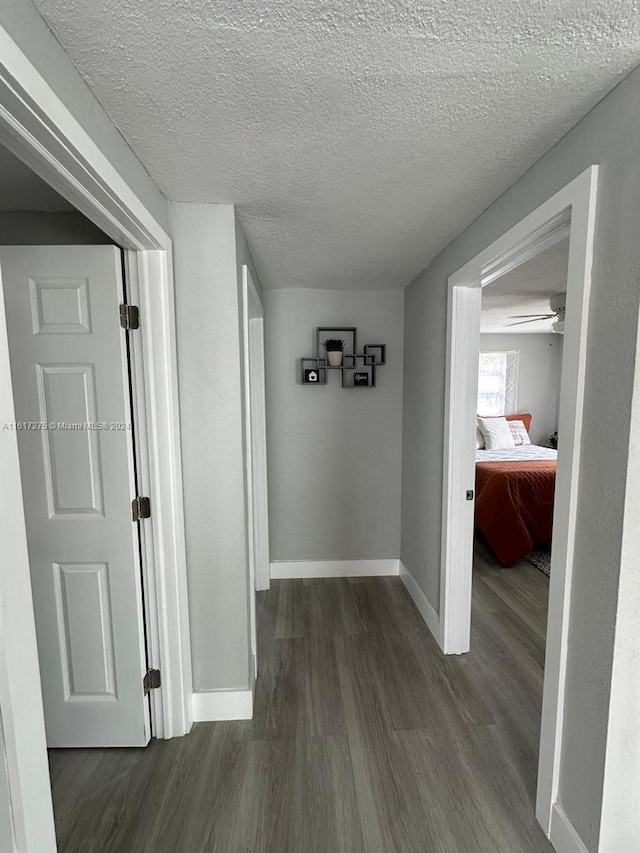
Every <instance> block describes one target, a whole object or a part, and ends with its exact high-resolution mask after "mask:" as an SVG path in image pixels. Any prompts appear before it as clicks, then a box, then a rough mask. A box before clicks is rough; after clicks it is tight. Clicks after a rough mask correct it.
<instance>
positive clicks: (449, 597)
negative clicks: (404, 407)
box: [440, 166, 598, 835]
mask: <svg viewBox="0 0 640 853" xmlns="http://www.w3.org/2000/svg"><path fill="white" fill-rule="evenodd" d="M597 174H598V170H597V167H596V166H591V167H590V168H588V169H587V170H585V171H584V172H583V173H582V174H581V175H579V176H578V177H577V178H575V179H574V180H573V181H572V182H571V183H570V184H568V185H567V186H566V187H564V188H563V189H562V190H560V191H559V192H558V193H556V194H555V195H554V196H553V197H552V198H551V199H549V200H548V201H547V202H545V203H544V204H542V205H540V207H538V208H537V209H536V210H535V211H533V212H532V213H531V214H530V215H529V216H527V217H526V218H525V219H523V220H522V221H521V222H519V223H518V224H517V225H515V226H514V227H513V228H511V229H510V230H509V231H507V232H506V233H505V234H504V235H502V236H501V237H500V238H498V239H497V240H496V241H495V242H494V243H492V244H491V245H490V246H489V247H487V248H486V249H485V250H483V251H482V252H480V253H479V254H478V255H476V257H475V258H473V259H472V260H471V261H469V263H467V264H466V265H465V266H464V267H462V268H461V269H459V270H458V271H457V272H455V273H454V274H453V275H452V276H451V277H450V278H449V302H448V320H447V370H446V391H445V393H446V401H445V429H444V433H445V453H444V473H443V531H442V534H443V536H442V538H443V547H442V573H441V577H442V582H441V593H440V624H441V646H442V649H443V651H444V652H445V653H447V654H463V653H465V652H468V651H469V648H470V630H471V594H472V563H473V539H474V496H475V495H474V491H475V455H476V438H475V432H476V426H475V425H476V409H477V392H478V353H479V351H480V325H481V302H482V288H483V287H485V286H487V285H489V284H491V283H492V282H495V281H497V279H499V278H501V277H502V276H505V275H506V274H507V273H509V272H511V271H512V270H514V269H516V267H519V266H521V265H522V264H524V263H526V262H527V261H529V260H531V259H532V258H534V257H535V256H537V255H539V254H540V253H541V252H543V251H544V250H545V249H548V248H549V247H552V246H554V245H556V244H559V243H560V242H561V241H562V240H564V239H566V238H567V236H568V238H569V257H568V269H567V287H566V294H567V296H566V320H565V336H564V353H563V360H562V377H561V383H562V398H561V400H560V406H559V432H560V433H561V435H562V455H561V458H560V459H559V462H558V468H557V477H556V490H555V507H554V513H553V530H554V539H553V544H552V549H551V579H550V589H549V608H548V620H547V635H546V655H545V669H544V687H543V704H542V725H541V732H540V749H539V764H538V783H537V797H536V800H537V802H536V816H537V819H538V821H539V822H540V824H541V825H542V827H543V829H544V830H545V832H546V833H547V835H549V833H550V829H551V823H552V820H554V819H557V811H555V810H554V809H553V806H554V804H555V803H556V801H557V793H558V766H559V758H560V751H561V746H562V735H563V708H564V687H565V675H566V672H565V671H566V636H567V628H568V609H569V600H570V593H571V575H572V568H573V552H574V538H575V513H576V491H575V488H574V484H575V483H577V477H578V473H579V463H580V446H581V426H582V408H583V391H584V364H585V353H586V336H587V322H588V306H589V290H590V279H591V265H592V255H593V232H594V227H595V206H596V191H597ZM518 313H520V312H518ZM522 313H527V312H524V311H523V312H522Z"/></svg>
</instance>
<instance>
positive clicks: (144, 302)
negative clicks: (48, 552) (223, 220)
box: [0, 27, 193, 850]
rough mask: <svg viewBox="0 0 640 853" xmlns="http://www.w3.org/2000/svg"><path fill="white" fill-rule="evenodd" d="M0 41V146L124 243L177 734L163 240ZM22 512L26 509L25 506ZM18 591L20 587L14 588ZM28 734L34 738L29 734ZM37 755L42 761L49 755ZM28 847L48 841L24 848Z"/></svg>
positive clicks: (187, 670)
mask: <svg viewBox="0 0 640 853" xmlns="http://www.w3.org/2000/svg"><path fill="white" fill-rule="evenodd" d="M0 45H1V46H2V50H1V51H0V142H1V143H2V144H3V145H5V146H6V147H7V148H8V149H9V150H10V151H12V152H13V153H14V154H15V155H16V156H17V157H19V158H20V159H21V160H22V161H23V162H25V163H26V164H27V165H28V166H29V167H30V168H31V169H33V171H34V172H35V173H36V174H38V175H39V176H40V177H41V178H43V179H44V180H45V181H46V182H47V183H48V184H50V185H51V186H52V187H53V188H54V189H55V190H57V192H59V193H60V195H62V196H63V197H64V198H66V199H67V200H68V201H69V202H71V204H73V205H74V206H75V207H76V208H77V209H78V210H79V211H80V212H81V213H82V214H84V215H85V216H86V217H87V218H88V219H90V220H91V221H92V222H94V223H95V224H96V225H97V226H98V227H99V228H101V229H102V231H104V232H105V234H107V235H108V236H109V237H111V238H112V239H113V240H114V242H115V243H117V244H118V245H119V246H121V247H122V248H123V250H124V251H125V258H126V266H127V271H128V273H129V277H130V281H129V284H130V287H131V288H132V291H133V292H136V293H137V296H138V304H139V307H140V315H141V323H140V333H139V334H138V333H134V334H133V335H132V339H133V341H132V342H133V346H132V355H133V365H132V373H133V377H134V379H133V384H134V406H135V409H136V411H135V412H134V417H136V418H137V439H138V453H139V459H138V461H139V463H140V468H141V476H142V483H143V485H144V486H145V487H146V488H148V494H149V495H150V497H151V501H152V510H153V511H152V516H151V518H150V519H149V520H148V521H146V522H145V523H144V524H143V525H141V527H143V528H144V531H143V553H144V556H145V558H146V559H145V563H146V565H145V568H144V584H145V605H146V606H145V615H146V618H147V620H148V623H147V631H148V635H149V655H150V661H149V664H150V666H151V667H153V668H156V669H160V671H161V673H162V687H161V689H160V690H156V691H153V693H152V697H153V698H152V703H151V712H152V723H153V726H154V734H155V736H157V737H160V738H170V737H175V736H180V735H184V734H186V733H187V732H188V731H189V730H190V728H191V725H192V722H193V714H192V709H191V695H192V673H191V649H190V636H189V616H188V604H187V578H186V549H185V534H184V509H183V495H182V466H181V449H180V428H179V410H178V377H177V358H176V324H175V305H174V282H173V260H172V244H171V240H170V238H169V236H168V234H167V233H166V232H165V231H164V229H163V228H162V227H161V226H160V224H159V223H158V222H157V221H156V219H155V218H154V216H153V215H152V213H151V212H150V211H149V210H148V209H147V207H146V206H145V204H144V202H143V201H142V200H141V199H140V198H139V197H138V195H137V194H136V192H135V190H134V189H133V188H132V187H131V186H130V185H129V184H128V183H127V181H126V179H125V178H124V177H123V176H122V175H121V174H120V173H119V172H118V171H117V169H116V168H115V167H114V165H113V164H112V163H111V162H110V161H109V160H108V159H107V157H106V156H105V155H104V154H103V153H102V151H101V150H100V148H99V147H98V146H97V145H96V143H95V142H94V140H93V139H92V138H91V137H90V136H89V135H88V134H87V132H86V131H85V130H84V129H83V127H82V126H81V125H80V124H79V122H78V121H77V120H76V119H75V118H74V116H73V115H72V114H71V112H70V111H69V110H68V109H67V107H66V106H65V105H64V104H63V103H62V101H61V100H60V99H59V98H58V96H57V95H56V93H55V92H54V91H53V89H52V88H51V87H50V86H49V85H48V83H47V82H46V80H45V79H44V78H43V77H42V75H41V74H40V73H39V72H38V71H37V69H36V68H35V66H34V65H33V64H32V63H31V62H30V61H29V59H28V58H27V57H26V56H25V55H24V53H23V52H22V51H21V50H20V48H19V47H18V46H17V45H16V43H15V42H14V41H13V39H12V38H11V37H10V35H9V34H8V33H7V31H6V30H4V28H2V27H0ZM114 322H117V318H114ZM0 325H1V328H0V347H1V348H2V349H4V347H5V346H6V345H7V344H6V324H5V322H4V321H3V322H2V323H1V324H0ZM8 387H10V386H8ZM13 451H14V448H13V446H12V445H11V442H8V441H7V442H6V443H5V442H3V465H4V462H5V454H6V460H7V465H8V470H9V471H10V475H11V476H10V479H9V480H8V481H7V483H6V486H8V487H11V490H12V493H13V494H14V496H15V495H17V494H21V484H20V479H19V472H18V476H17V477H16V472H15V467H14V465H13V462H14V461H15V460H14V459H13ZM20 514H21V515H22V517H24V512H23V511H22V512H21V513H20ZM9 535H10V540H9V544H8V546H7V547H8V548H9V549H15V550H16V553H20V554H22V545H23V544H24V543H22V542H21V532H20V530H19V529H17V528H16V530H15V532H14V530H10V531H9ZM23 556H24V555H23ZM18 565H20V563H18ZM8 574H9V573H0V600H1V601H2V611H3V613H6V612H10V609H11V602H14V601H15V603H16V605H18V604H19V602H20V599H19V596H18V590H17V588H16V586H15V584H14V585H12V584H10V580H11V579H10V578H8V577H7V575H8ZM24 593H25V590H24V588H22V591H21V593H20V594H21V595H24ZM29 594H30V587H29ZM16 596H18V597H16ZM9 631H11V632H13V631H18V632H19V633H20V634H21V642H22V644H23V645H22V646H20V647H21V648H24V649H25V654H24V657H25V662H24V664H23V665H25V666H27V664H28V666H27V671H28V672H29V673H30V674H31V676H33V667H32V666H31V664H32V660H31V652H30V651H29V650H30V649H31V641H32V639H33V640H34V641H35V637H32V636H31V635H32V632H33V625H32V623H31V622H30V621H29V620H28V619H25V620H23V621H22V622H20V623H18V622H17V621H16V620H10V621H8V622H7V623H6V624H5V626H4V632H5V634H6V633H7V632H9ZM14 639H16V638H15V637H14V636H13V634H11V638H10V640H11V642H9V644H8V646H7V648H9V649H11V648H16V645H14V643H13V640H14ZM5 640H6V636H5ZM27 658H28V659H29V660H27ZM4 663H5V666H3V667H2V668H0V690H1V691H2V692H1V695H2V699H3V705H2V711H3V721H4V724H5V730H9V732H10V733H11V737H10V738H9V739H8V740H7V744H6V747H7V756H8V761H9V764H10V766H14V767H15V768H16V773H18V774H19V781H20V780H21V781H20V784H18V785H17V787H15V788H14V786H13V785H12V788H11V792H12V796H14V795H15V796H19V797H20V798H21V800H20V802H17V803H16V802H14V815H16V816H17V818H18V819H19V821H20V822H21V823H22V824H23V825H24V826H25V827H30V826H32V825H37V824H39V823H42V822H43V821H44V822H46V812H47V808H49V809H50V800H49V806H47V801H46V796H44V794H43V797H41V803H40V807H39V808H35V807H34V802H33V800H34V797H33V796H30V797H27V798H26V799H25V798H24V797H23V793H24V792H26V791H27V789H29V790H33V791H40V792H44V790H45V789H46V790H47V791H48V790H49V780H48V768H47V779H46V785H45V784H44V780H43V778H42V762H40V763H39V764H38V763H37V762H34V763H33V764H32V765H30V766H27V765H28V763H25V762H24V761H23V756H24V754H25V753H24V749H25V748H26V745H25V744H24V743H23V742H22V738H23V737H24V736H25V734H26V733H25V732H24V730H23V728H22V727H20V726H18V725H17V721H18V717H19V716H20V715H21V714H24V706H23V702H22V700H21V699H20V698H19V697H20V695H21V694H20V689H18V688H20V685H21V684H22V681H23V680H24V679H23V677H22V676H19V677H18V675H16V673H15V672H14V668H13V667H12V666H9V665H8V663H7V661H4ZM16 678H18V681H19V682H20V683H19V684H18V683H17V682H16ZM14 688H15V689H14ZM37 689H38V691H39V676H38V685H37ZM5 701H6V703H7V704H6V705H5ZM40 707H41V706H40ZM7 715H8V717H9V719H8V720H7ZM34 737H36V739H37V731H35V733H34ZM37 742H38V743H40V741H37ZM34 748H35V747H34ZM9 753H11V754H9ZM44 759H45V767H46V753H44ZM16 778H18V777H16ZM14 781H15V780H14ZM27 781H28V784H27V783H26V782H27ZM27 846H28V845H27ZM19 849H27V847H25V846H24V845H23V846H22V847H20V848H19ZM28 849H42V850H45V849H48V848H47V847H46V846H45V845H42V844H41V845H35V844H32V845H31V846H28ZM51 849H55V847H53V848H51Z"/></svg>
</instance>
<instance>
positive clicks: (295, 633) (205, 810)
mask: <svg viewBox="0 0 640 853" xmlns="http://www.w3.org/2000/svg"><path fill="white" fill-rule="evenodd" d="M547 589H548V580H547V578H546V577H545V576H544V575H543V574H542V573H541V572H539V571H538V570H537V569H535V568H534V567H533V566H531V565H529V564H528V563H524V562H523V563H521V564H518V566H517V567H516V568H515V569H499V568H496V567H495V564H493V563H492V561H491V559H490V557H489V555H488V552H486V551H485V550H484V549H483V547H482V546H478V548H477V552H476V564H475V579H474V596H473V644H472V651H471V653H470V654H469V655H464V656H460V657H446V658H445V657H444V656H443V655H442V654H440V652H439V650H438V648H437V646H436V644H435V642H434V640H433V639H432V637H431V635H430V634H429V632H428V631H427V629H426V627H425V626H424V624H423V622H422V620H421V618H420V616H419V615H418V613H417V611H416V610H415V608H414V606H413V603H412V602H411V600H410V598H409V596H408V594H407V592H406V591H405V589H404V586H403V584H402V582H401V581H400V579H399V578H366V579H357V580H356V579H353V580H343V579H337V580H334V579H332V580H314V581H275V582H273V584H272V588H271V590H270V591H269V592H266V593H260V594H259V641H260V644H259V656H260V677H259V679H258V683H257V689H256V708H255V717H254V719H253V720H251V721H248V722H230V723H200V724H197V725H195V726H194V728H193V731H192V733H191V734H190V735H189V736H187V737H186V738H179V739H175V740H172V741H152V742H151V744H150V745H149V746H148V747H147V748H146V749H139V750H133V749H127V750H124V749H123V750H118V749H109V750H103V749H95V750H83V749H79V750H55V751H52V752H51V754H50V766H51V778H52V786H53V795H54V806H55V813H56V825H57V832H58V840H59V849H60V850H61V851H64V852H65V853H71V851H78V853H91V851H95V852H96V853H98V851H99V853H103V852H104V851H127V853H182V851H184V853H199V851H207V853H208V851H216V853H258V851H263V853H365V851H366V853H370V851H379V853H432V851H433V853H499V852H501V851H504V853H528V851H550V850H552V848H551V846H550V845H549V843H548V842H547V840H546V839H545V837H544V835H543V833H542V830H541V829H540V827H539V826H538V824H537V823H536V821H535V817H534V800H535V781H536V767H537V750H538V734H539V725H540V703H541V693H542V666H543V660H544V630H545V620H546V599H547Z"/></svg>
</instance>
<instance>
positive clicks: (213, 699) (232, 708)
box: [191, 657, 257, 723]
mask: <svg viewBox="0 0 640 853" xmlns="http://www.w3.org/2000/svg"><path fill="white" fill-rule="evenodd" d="M249 672H250V675H251V685H250V687H248V688H247V689H246V690H196V691H194V692H193V693H192V694H191V709H192V711H193V722H194V723H213V722H218V721H220V720H251V719H253V696H254V693H255V689H256V675H257V672H256V663H255V658H254V657H252V658H251V667H250V670H249Z"/></svg>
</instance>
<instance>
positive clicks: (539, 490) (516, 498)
mask: <svg viewBox="0 0 640 853" xmlns="http://www.w3.org/2000/svg"><path fill="white" fill-rule="evenodd" d="M556 459H557V451H555V450H552V449H551V448H547V447H539V446H537V445H534V444H526V445H523V446H519V447H512V448H506V449H497V450H480V449H479V450H476V507H475V523H476V527H477V528H478V529H479V530H480V532H481V533H482V535H483V536H484V538H485V539H486V540H487V543H488V544H489V547H490V548H491V550H492V551H493V553H494V554H495V555H496V557H497V559H498V561H499V563H500V565H501V566H505V567H507V566H512V565H513V564H514V563H515V562H516V561H517V560H519V559H520V558H521V557H523V556H524V555H525V554H528V553H529V551H532V550H533V549H534V548H536V547H544V546H549V545H550V544H551V529H552V524H553V498H554V492H555V486H556Z"/></svg>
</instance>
